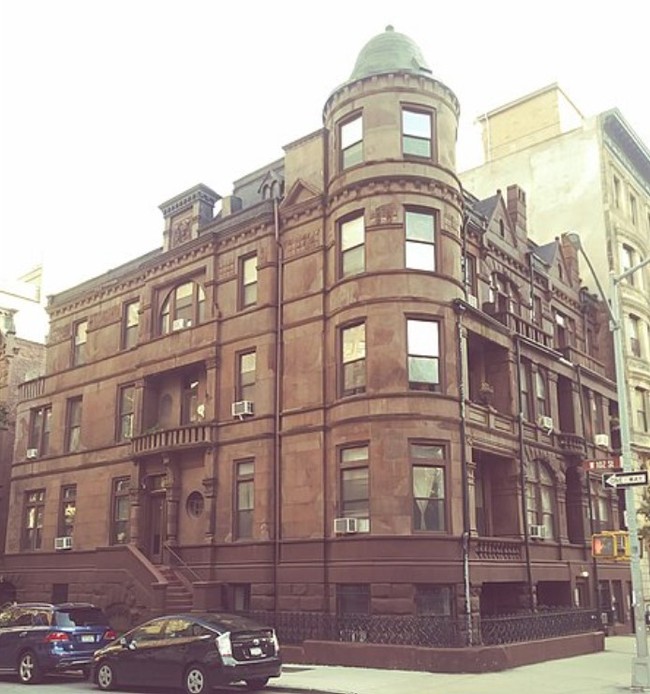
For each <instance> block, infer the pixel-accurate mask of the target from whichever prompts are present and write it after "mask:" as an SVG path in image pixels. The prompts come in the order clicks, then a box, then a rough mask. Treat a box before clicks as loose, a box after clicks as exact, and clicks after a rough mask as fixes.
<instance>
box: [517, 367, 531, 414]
mask: <svg viewBox="0 0 650 694" xmlns="http://www.w3.org/2000/svg"><path fill="white" fill-rule="evenodd" d="M519 379H520V387H521V414H522V416H523V418H524V419H525V420H526V421H527V422H532V421H533V419H534V417H533V403H532V401H531V383H532V369H531V364H530V362H529V361H527V360H524V359H522V361H521V363H520V365H519Z"/></svg>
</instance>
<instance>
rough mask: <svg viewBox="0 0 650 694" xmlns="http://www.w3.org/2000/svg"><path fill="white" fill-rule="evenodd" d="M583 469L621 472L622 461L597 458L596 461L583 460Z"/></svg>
mask: <svg viewBox="0 0 650 694" xmlns="http://www.w3.org/2000/svg"><path fill="white" fill-rule="evenodd" d="M582 467H583V469H585V470H596V471H598V470H620V469H621V459H620V458H618V457H615V458H597V459H596V460H583V461H582Z"/></svg>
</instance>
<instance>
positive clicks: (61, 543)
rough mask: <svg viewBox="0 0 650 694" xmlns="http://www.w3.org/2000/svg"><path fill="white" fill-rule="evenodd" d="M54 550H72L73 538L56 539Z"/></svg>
mask: <svg viewBox="0 0 650 694" xmlns="http://www.w3.org/2000/svg"><path fill="white" fill-rule="evenodd" d="M54 549H72V538H71V537H55V538H54Z"/></svg>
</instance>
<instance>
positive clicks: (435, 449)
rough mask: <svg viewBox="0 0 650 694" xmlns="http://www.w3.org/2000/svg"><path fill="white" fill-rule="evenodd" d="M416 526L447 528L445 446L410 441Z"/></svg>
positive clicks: (421, 528)
mask: <svg viewBox="0 0 650 694" xmlns="http://www.w3.org/2000/svg"><path fill="white" fill-rule="evenodd" d="M410 457H411V465H412V468H413V528H414V530H446V527H447V523H446V512H445V468H444V449H443V447H442V446H433V445H425V444H419V443H418V444H411V446H410Z"/></svg>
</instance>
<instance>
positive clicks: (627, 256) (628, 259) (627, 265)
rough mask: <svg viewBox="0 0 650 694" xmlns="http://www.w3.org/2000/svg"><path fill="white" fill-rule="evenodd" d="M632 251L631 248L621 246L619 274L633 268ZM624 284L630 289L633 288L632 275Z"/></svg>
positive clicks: (624, 245) (633, 254)
mask: <svg viewBox="0 0 650 694" xmlns="http://www.w3.org/2000/svg"><path fill="white" fill-rule="evenodd" d="M634 256H635V253H634V249H633V248H632V247H631V246H628V245H626V244H623V245H622V246H621V274H623V273H625V272H627V271H628V270H629V269H631V268H632V267H634V264H635V262H634ZM624 282H627V283H628V284H629V285H630V286H631V287H633V286H634V273H632V274H631V275H628V276H627V277H626V278H625V280H624Z"/></svg>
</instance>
